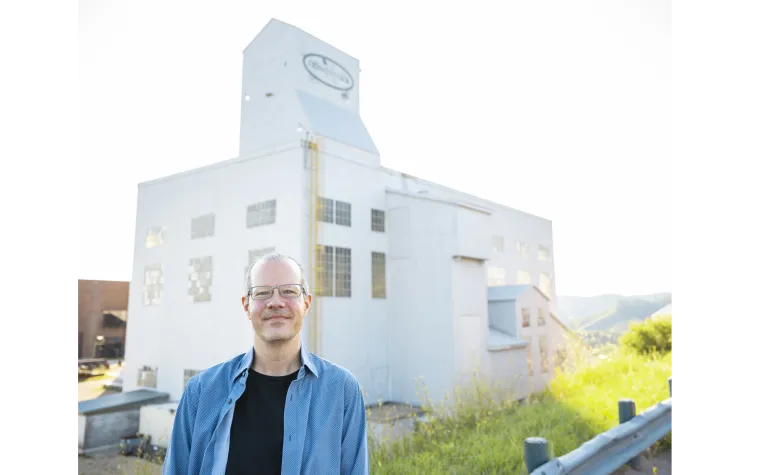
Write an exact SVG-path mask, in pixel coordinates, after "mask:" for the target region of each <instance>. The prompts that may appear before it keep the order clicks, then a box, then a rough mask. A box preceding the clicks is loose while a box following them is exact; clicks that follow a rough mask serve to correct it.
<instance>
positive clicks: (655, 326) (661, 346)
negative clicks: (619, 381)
mask: <svg viewBox="0 0 768 475" xmlns="http://www.w3.org/2000/svg"><path fill="white" fill-rule="evenodd" d="M620 345H621V346H622V347H624V348H627V349H630V350H633V351H635V352H637V353H640V354H643V355H649V354H654V353H656V354H666V353H669V352H670V351H672V316H671V315H665V316H660V317H654V318H648V319H646V320H645V321H643V322H642V323H633V324H631V325H630V327H629V331H628V332H627V333H625V334H624V336H622V337H621V340H620Z"/></svg>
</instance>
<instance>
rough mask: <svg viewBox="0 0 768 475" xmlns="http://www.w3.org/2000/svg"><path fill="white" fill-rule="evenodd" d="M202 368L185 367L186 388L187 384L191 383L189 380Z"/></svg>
mask: <svg viewBox="0 0 768 475" xmlns="http://www.w3.org/2000/svg"><path fill="white" fill-rule="evenodd" d="M199 372H200V370H198V369H185V370H184V388H186V387H187V384H189V380H190V379H192V377H193V376H194V375H196V374H197V373H199Z"/></svg>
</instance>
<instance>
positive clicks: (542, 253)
mask: <svg viewBox="0 0 768 475" xmlns="http://www.w3.org/2000/svg"><path fill="white" fill-rule="evenodd" d="M516 244H517V254H518V255H519V256H520V257H528V256H529V255H530V245H529V244H528V243H527V242H524V241H517V242H516ZM491 245H492V246H493V252H499V253H500V252H504V236H493V237H492V238H491ZM539 260H540V261H549V260H552V254H551V253H550V252H549V248H548V247H547V246H542V245H541V244H539Z"/></svg>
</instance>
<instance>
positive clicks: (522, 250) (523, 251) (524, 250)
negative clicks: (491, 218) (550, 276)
mask: <svg viewBox="0 0 768 475" xmlns="http://www.w3.org/2000/svg"><path fill="white" fill-rule="evenodd" d="M517 254H518V255H519V256H521V257H528V254H529V248H528V243H527V242H523V241H517Z"/></svg>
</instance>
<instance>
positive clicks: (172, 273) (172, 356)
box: [123, 148, 306, 399]
mask: <svg viewBox="0 0 768 475" xmlns="http://www.w3.org/2000/svg"><path fill="white" fill-rule="evenodd" d="M304 173H305V172H304V168H303V156H302V153H301V150H300V149H299V148H295V149H288V150H284V151H281V152H276V153H273V154H270V155H265V156H263V157H261V158H258V159H253V160H247V161H234V162H228V163H224V164H218V165H214V166H211V167H208V169H204V170H201V171H193V172H189V173H186V174H182V175H180V176H174V177H171V178H168V179H162V180H157V181H155V182H150V183H146V184H142V185H140V186H139V193H138V210H137V218H136V236H135V247H134V268H133V278H132V281H131V288H130V289H131V290H130V300H129V310H130V313H131V317H132V318H131V324H130V325H129V327H128V332H127V333H128V335H127V342H128V344H127V348H126V365H125V369H124V373H123V379H124V390H125V391H130V390H133V389H136V388H137V375H138V370H139V368H140V367H142V366H144V365H148V366H151V367H157V368H158V373H157V389H158V390H160V391H163V392H167V393H169V394H170V397H171V399H178V398H179V397H180V396H181V392H182V388H183V379H184V370H185V369H194V370H201V369H205V368H207V367H210V366H212V365H215V364H217V363H220V362H222V361H224V360H227V359H229V358H232V357H233V356H235V355H237V354H239V353H242V352H244V351H246V350H248V348H249V347H250V346H251V345H252V344H253V330H252V328H251V326H250V322H249V321H248V319H247V318H246V316H245V312H244V311H243V309H242V306H241V302H240V298H241V297H242V295H243V293H244V288H243V286H244V281H243V279H244V270H245V266H246V265H247V261H248V251H249V250H250V249H255V248H264V247H275V248H276V250H277V251H280V252H283V253H286V254H289V255H293V256H301V255H302V250H303V248H304V247H305V245H304V244H303V240H302V236H301V233H299V232H297V230H299V229H301V225H302V223H303V222H304V221H306V219H305V218H304V213H305V200H304V199H303V195H302V193H301V183H302V177H303V174H304ZM272 199H275V200H277V203H276V208H277V209H276V222H275V223H274V224H270V225H264V226H258V227H252V228H246V208H247V206H249V205H251V204H254V203H257V202H261V201H266V200H272ZM207 213H214V214H215V233H214V235H213V236H211V237H205V238H199V239H191V231H190V226H191V224H190V223H191V219H192V218H194V217H196V216H201V215H204V214H207ZM154 226H165V227H166V228H167V230H166V235H165V242H164V243H163V244H162V245H160V246H157V247H152V248H147V247H146V245H145V238H146V234H147V230H148V229H149V228H150V227H154ZM203 256H212V266H213V276H212V299H211V301H210V302H198V303H192V302H190V298H189V296H188V286H189V264H190V258H195V257H203ZM154 263H159V264H162V265H163V279H164V283H163V299H162V303H161V304H160V305H149V306H148V305H145V302H144V301H143V285H144V270H145V266H147V265H148V264H154ZM201 349H203V350H204V351H201Z"/></svg>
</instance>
